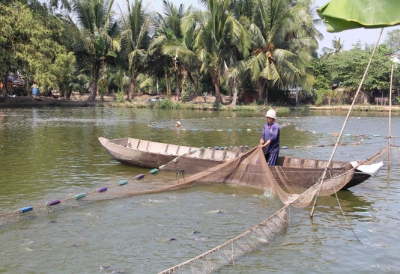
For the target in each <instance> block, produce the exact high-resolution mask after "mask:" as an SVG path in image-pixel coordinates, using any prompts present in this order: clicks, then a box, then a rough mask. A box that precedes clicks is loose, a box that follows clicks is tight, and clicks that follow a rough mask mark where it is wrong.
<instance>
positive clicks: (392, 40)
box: [385, 29, 400, 53]
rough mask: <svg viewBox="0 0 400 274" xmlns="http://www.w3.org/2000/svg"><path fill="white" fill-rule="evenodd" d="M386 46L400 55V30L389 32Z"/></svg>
mask: <svg viewBox="0 0 400 274" xmlns="http://www.w3.org/2000/svg"><path fill="white" fill-rule="evenodd" d="M385 44H386V45H387V47H388V48H389V49H390V50H391V51H392V52H393V53H395V52H398V53H400V29H395V30H392V31H388V33H387V35H386V39H385Z"/></svg>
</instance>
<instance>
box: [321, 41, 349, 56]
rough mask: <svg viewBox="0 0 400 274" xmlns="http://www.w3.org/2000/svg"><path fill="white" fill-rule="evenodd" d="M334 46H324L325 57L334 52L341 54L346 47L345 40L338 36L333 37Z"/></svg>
mask: <svg viewBox="0 0 400 274" xmlns="http://www.w3.org/2000/svg"><path fill="white" fill-rule="evenodd" d="M332 47H333V48H327V47H324V48H322V52H323V54H324V55H323V56H324V58H328V57H329V56H330V55H332V54H339V53H341V52H342V50H343V48H344V41H343V42H342V41H340V38H339V39H338V38H336V36H335V37H334V38H333V40H332Z"/></svg>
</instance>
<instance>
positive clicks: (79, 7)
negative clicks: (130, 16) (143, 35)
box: [71, 0, 119, 101]
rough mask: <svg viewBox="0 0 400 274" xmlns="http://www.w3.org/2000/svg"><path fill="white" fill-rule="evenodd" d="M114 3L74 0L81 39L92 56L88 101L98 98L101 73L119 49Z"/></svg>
mask: <svg viewBox="0 0 400 274" xmlns="http://www.w3.org/2000/svg"><path fill="white" fill-rule="evenodd" d="M113 3H114V0H110V1H108V0H74V4H73V10H74V11H75V13H76V14H77V16H78V21H79V23H80V26H81V27H82V29H81V34H82V38H81V39H82V40H83V41H85V42H86V47H87V54H89V56H90V57H91V61H90V67H91V74H92V76H91V78H92V83H91V88H90V94H89V97H88V101H94V100H95V98H96V94H97V84H98V79H99V73H100V71H102V72H104V63H105V61H106V57H107V56H110V57H115V56H116V54H115V52H116V51H118V50H119V43H118V41H117V40H116V37H117V33H118V28H117V23H116V22H115V21H113V18H112V15H113V12H112V6H113ZM71 21H72V20H71ZM103 76H104V75H103Z"/></svg>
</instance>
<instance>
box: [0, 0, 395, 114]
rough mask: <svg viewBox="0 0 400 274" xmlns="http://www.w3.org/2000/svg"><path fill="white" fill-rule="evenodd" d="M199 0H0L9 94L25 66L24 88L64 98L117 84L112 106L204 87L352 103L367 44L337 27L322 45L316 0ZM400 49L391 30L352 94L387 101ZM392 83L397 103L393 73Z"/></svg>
mask: <svg viewBox="0 0 400 274" xmlns="http://www.w3.org/2000/svg"><path fill="white" fill-rule="evenodd" d="M200 2H201V3H202V8H201V10H196V9H194V8H193V7H191V6H185V5H183V4H182V5H179V6H176V5H174V4H173V3H172V2H170V1H168V0H162V5H163V10H162V12H161V13H157V12H154V11H150V10H148V9H147V7H146V5H145V3H144V2H143V1H142V0H130V1H129V0H128V1H127V2H126V3H125V4H124V5H123V6H121V7H118V5H117V4H116V3H115V2H114V0H110V1H108V0H63V1H57V0H56V1H49V2H40V1H37V0H0V47H1V48H2V51H1V52H0V75H1V76H2V91H3V95H2V96H3V97H4V96H6V95H5V94H13V93H16V90H17V88H16V87H15V86H13V84H12V82H11V85H10V83H9V82H10V81H12V79H16V78H20V79H22V80H23V81H24V87H18V90H19V93H20V94H24V93H27V92H30V87H31V86H32V85H36V86H38V87H39V90H40V95H41V96H52V97H54V98H62V99H64V100H69V99H71V95H72V94H73V93H74V92H75V93H76V92H77V93H79V94H81V95H83V94H88V96H87V99H86V100H87V104H90V103H91V102H94V101H96V98H99V99H98V100H99V101H100V102H101V101H104V97H105V96H112V97H113V98H114V100H113V103H112V104H113V105H114V106H116V105H119V106H121V105H125V106H127V107H133V106H134V105H135V107H140V104H142V103H134V102H135V98H136V97H138V96H140V95H148V96H154V98H157V99H159V98H163V99H164V100H163V101H158V102H156V105H155V106H151V105H150V106H149V103H147V102H144V103H143V107H160V108H172V109H174V108H175V109H179V108H183V106H182V105H181V104H183V103H185V105H186V106H185V108H187V107H189V108H190V107H193V108H194V107H196V108H198V107H199V103H196V104H195V103H194V102H193V100H194V99H195V98H198V97H199V96H200V97H203V98H204V100H205V101H206V99H207V97H213V98H215V102H213V104H214V105H213V106H212V108H216V109H220V108H223V107H227V106H228V105H229V106H230V108H234V109H235V108H237V109H238V108H244V107H245V106H247V105H249V106H256V108H257V107H259V108H260V109H261V108H263V107H265V106H266V105H275V106H276V105H282V106H291V105H295V104H296V103H297V104H298V103H302V104H315V105H343V104H349V103H351V101H352V99H353V97H354V94H355V91H356V89H357V87H358V85H359V83H360V81H361V78H362V75H363V73H364V69H365V67H366V66H367V63H368V60H369V56H370V55H371V52H372V45H362V44H361V43H358V44H356V45H353V48H352V49H351V50H347V51H344V50H342V48H343V43H344V42H345V41H341V40H340V38H338V39H335V40H334V41H332V45H333V47H332V49H330V48H324V49H322V52H323V54H319V53H318V51H319V50H320V49H319V47H318V41H319V40H320V39H322V38H323V37H322V36H321V33H319V32H318V30H317V29H316V27H315V24H316V23H321V22H318V21H319V20H318V19H317V17H316V13H315V8H316V7H314V6H313V5H312V4H313V2H312V1H311V0H297V1H293V0H283V1H273V0H270V1H255V0H203V1H200ZM117 10H118V12H116V11H117ZM399 50H400V30H394V31H392V32H389V33H388V36H387V39H386V40H385V41H384V43H383V44H381V45H380V46H379V48H378V51H377V53H376V56H375V58H374V61H373V63H372V65H371V69H370V72H369V74H368V76H367V78H366V80H365V82H364V85H363V88H362V93H361V96H359V99H358V101H357V104H360V105H374V104H380V105H383V104H385V103H387V100H388V99H387V98H388V95H389V86H390V71H391V65H392V63H391V62H390V60H389V57H388V56H387V55H388V54H390V53H393V52H396V51H399ZM399 72H400V71H399V69H398V68H396V69H395V75H396V74H397V75H398V73H399ZM10 79H11V80H10ZM21 88H22V89H25V91H22V92H21ZM392 92H393V98H394V99H393V103H395V104H398V103H399V99H398V98H399V78H398V77H395V78H394V85H393V90H392ZM172 97H176V98H178V101H179V102H180V103H178V102H175V101H172V100H171V98H172ZM226 97H228V98H229V100H224V98H226ZM0 99H1V98H0ZM136 101H137V100H136ZM150 103H151V102H150ZM0 104H1V103H0ZM138 104H139V105H138ZM204 107H206V106H204ZM207 107H209V106H208V105H207Z"/></svg>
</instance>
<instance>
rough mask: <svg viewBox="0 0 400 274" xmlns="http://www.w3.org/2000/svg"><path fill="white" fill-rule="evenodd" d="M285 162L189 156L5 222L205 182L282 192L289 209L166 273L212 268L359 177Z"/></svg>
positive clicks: (341, 168)
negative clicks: (293, 209)
mask: <svg viewBox="0 0 400 274" xmlns="http://www.w3.org/2000/svg"><path fill="white" fill-rule="evenodd" d="M385 153H386V150H385V149H382V150H381V151H379V152H378V153H376V154H374V155H373V156H371V157H370V158H368V159H367V160H366V161H364V162H363V163H362V164H364V163H365V164H368V163H371V162H373V161H374V160H376V159H377V158H379V157H381V156H382V155H384V154H385ZM281 161H282V162H281V163H280V164H281V165H280V166H276V167H269V166H268V165H267V163H266V161H265V156H264V154H263V152H262V149H260V148H257V147H256V148H253V149H251V150H250V151H248V152H247V153H244V154H241V155H239V156H238V157H237V158H235V159H233V160H230V161H227V162H225V163H222V164H218V165H215V166H213V167H211V168H210V161H206V162H205V161H204V159H196V158H193V157H190V156H188V155H183V156H180V157H178V158H177V159H175V160H173V161H171V162H169V163H168V164H166V165H165V166H163V167H162V168H161V170H162V171H161V172H160V173H159V174H157V176H155V177H153V178H152V179H151V180H150V182H149V180H146V183H142V182H141V181H139V180H131V181H129V182H128V181H121V182H119V183H118V184H115V185H112V186H109V187H102V188H99V189H97V190H95V191H91V192H88V193H81V194H76V195H73V196H70V197H67V198H65V199H61V200H53V201H49V202H47V203H45V204H43V205H39V206H35V207H26V208H21V209H19V210H17V211H14V212H9V213H5V214H1V215H0V226H1V225H5V224H9V223H13V222H16V221H19V220H25V219H29V218H35V217H37V216H39V215H41V214H48V213H50V212H56V211H60V210H64V209H67V208H73V207H79V206H83V205H85V204H88V203H93V202H97V201H104V200H110V199H116V198H123V197H129V196H137V195H144V194H153V193H159V192H165V191H172V190H177V189H182V188H187V187H191V186H199V185H204V184H218V183H226V184H233V185H244V186H251V187H256V188H259V189H263V190H264V191H268V192H271V193H274V194H275V195H277V196H278V197H279V199H280V200H281V201H282V203H283V204H284V206H283V208H282V209H281V210H279V211H278V212H277V213H275V214H274V215H272V216H271V217H269V218H268V219H266V220H265V221H263V222H262V223H260V224H258V225H256V226H254V227H253V228H251V229H249V230H247V231H246V232H245V233H243V234H241V235H239V236H237V237H235V238H233V239H231V240H229V241H227V242H226V243H224V244H222V245H220V246H218V247H216V248H213V249H211V250H209V251H207V252H205V253H203V254H202V255H199V256H197V257H195V258H193V259H190V260H189V261H187V262H184V263H182V264H179V265H177V266H174V267H172V268H170V269H168V270H165V271H163V272H161V273H173V272H176V273H210V272H213V271H215V270H216V269H219V268H221V267H222V266H224V265H227V264H230V263H232V262H233V261H234V260H235V259H236V258H238V257H240V256H242V255H243V254H245V253H247V252H249V251H252V250H254V249H256V248H258V247H259V246H260V245H261V244H267V243H269V242H270V241H271V239H272V237H273V236H274V235H277V234H278V233H279V232H281V231H282V230H283V228H284V227H285V226H286V225H287V223H288V217H287V215H288V214H287V208H288V207H289V206H294V207H306V206H308V205H309V204H310V202H311V201H312V199H313V198H314V197H315V195H316V193H319V195H321V196H327V195H331V194H333V193H335V192H336V191H338V190H340V189H341V188H343V187H344V186H345V185H346V184H347V183H349V181H350V180H352V179H354V177H355V168H354V167H353V165H351V164H350V163H347V162H334V163H333V164H332V165H331V166H330V167H328V168H327V167H326V164H327V161H319V160H307V159H298V158H293V159H292V158H290V157H285V158H284V159H283V160H281ZM324 174H325V176H324V178H322V176H323V175H324ZM146 177H147V176H146ZM321 183H322V185H321Z"/></svg>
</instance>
